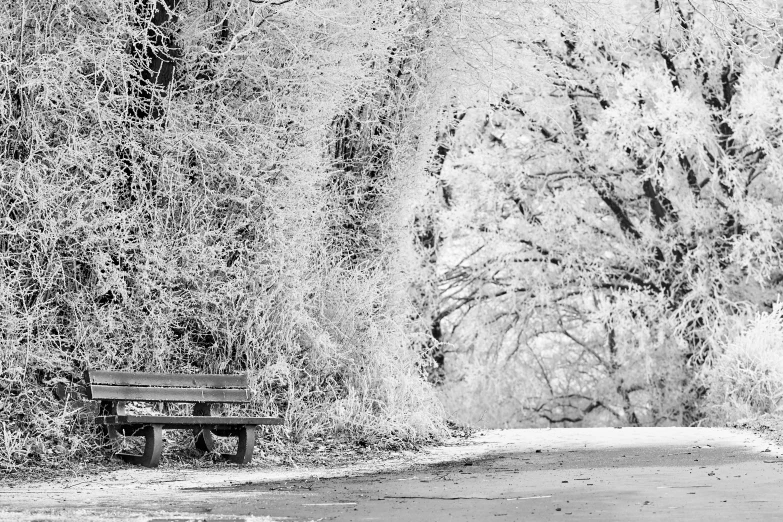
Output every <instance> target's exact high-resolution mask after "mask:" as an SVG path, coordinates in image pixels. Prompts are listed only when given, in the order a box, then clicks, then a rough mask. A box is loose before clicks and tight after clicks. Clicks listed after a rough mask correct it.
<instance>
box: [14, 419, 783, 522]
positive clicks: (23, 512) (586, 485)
mask: <svg viewBox="0 0 783 522" xmlns="http://www.w3.org/2000/svg"><path fill="white" fill-rule="evenodd" d="M407 457H410V455H409V456H407ZM407 457H406V458H402V459H400V460H399V461H398V462H392V463H388V462H387V463H385V464H380V463H376V465H375V467H374V468H373V466H367V465H365V466H364V467H361V466H359V467H353V468H346V469H343V470H293V471H291V470H289V471H286V472H285V473H284V474H283V475H280V474H279V473H277V472H275V471H274V470H265V471H259V470H256V469H244V470H238V469H237V468H223V470H222V471H217V472H208V473H207V474H206V475H204V474H203V472H202V475H201V476H199V475H197V474H196V473H182V472H177V471H176V470H162V471H160V470H159V471H149V470H138V469H128V470H123V471H122V472H121V473H117V474H114V475H110V476H107V477H103V479H102V480H101V479H100V478H99V480H98V481H91V480H88V481H86V482H84V481H83V482H81V483H80V482H78V479H76V480H74V481H73V483H69V484H58V485H55V484H39V485H35V486H29V487H28V486H19V487H16V488H3V487H0V511H4V512H5V517H6V519H8V520H39V521H44V520H66V519H71V520H72V519H74V518H77V517H78V518H80V519H82V520H92V519H96V520H98V519H103V520H112V519H115V520H140V521H152V520H154V521H156V522H163V521H173V520H177V521H184V520H199V521H202V520H204V521H215V522H217V521H220V520H225V521H235V522H237V521H239V520H245V521H247V522H250V521H255V520H270V519H272V520H288V521H305V520H346V521H349V520H357V521H359V520H411V521H419V520H420V521H426V522H435V521H440V520H443V521H446V520H449V521H450V520H561V519H565V520H574V519H581V520H667V521H668V520H699V521H701V520H708V521H710V522H713V521H718V520H732V521H734V520H783V451H782V450H781V448H779V447H777V446H775V445H773V444H771V443H769V442H767V441H764V440H762V439H760V438H758V437H756V436H754V435H752V434H750V433H748V432H739V431H734V430H727V429H706V428H698V429H696V428H694V429H688V428H624V429H568V430H565V429H563V430H508V431H490V432H487V433H486V434H485V435H483V436H477V437H474V439H472V440H471V441H469V443H468V444H463V445H452V446H448V447H442V448H434V449H431V450H428V451H427V452H422V453H419V454H416V455H415V456H413V458H412V460H411V459H410V458H407ZM384 468H385V469H384ZM379 470H380V472H378V471H379ZM373 471H376V472H375V473H372V472H373ZM340 474H342V475H344V476H343V477H339V476H336V477H335V475H340ZM345 475H348V476H345ZM330 476H331V477H332V478H329V477H330ZM42 516H43V517H44V518H42ZM0 520H5V519H4V518H3V514H2V513H0Z"/></svg>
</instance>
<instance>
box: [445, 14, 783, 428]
mask: <svg viewBox="0 0 783 522" xmlns="http://www.w3.org/2000/svg"><path fill="white" fill-rule="evenodd" d="M617 7H620V8H621V9H622V10H621V11H620V12H618V13H614V14H613V13H612V11H611V10H610V9H609V8H608V7H607V10H606V12H605V15H606V18H607V19H608V20H611V24H612V26H611V27H607V26H604V25H601V24H598V23H592V24H591V23H585V22H584V19H581V20H580V19H579V17H578V16H575V14H576V13H573V12H568V11H565V10H559V9H554V10H553V11H552V13H551V16H550V18H549V21H550V26H549V27H548V28H547V29H546V30H544V31H542V33H540V34H537V35H535V36H531V35H524V36H520V37H519V39H518V40H517V42H518V44H519V46H520V48H521V50H522V51H521V56H523V57H524V59H525V60H527V62H522V63H520V69H523V68H527V74H528V76H527V78H525V80H524V81H523V82H521V85H519V86H516V87H514V88H511V89H509V90H507V91H506V92H505V93H504V94H503V95H502V96H498V98H497V99H496V102H495V103H494V104H493V106H492V107H490V108H489V110H488V111H484V110H479V109H470V110H468V111H467V113H466V116H465V117H464V120H463V123H462V124H461V125H460V129H459V130H458V131H457V139H456V142H457V146H456V147H455V148H454V151H455V152H454V153H453V154H452V155H451V157H450V158H451V159H450V163H449V165H448V168H447V169H446V170H445V171H444V174H443V180H444V184H445V186H446V188H447V189H448V194H447V195H448V197H444V203H443V204H444V207H445V210H444V213H443V218H442V220H443V223H444V224H443V226H442V229H443V230H444V232H443V235H444V237H447V238H448V239H447V241H446V244H445V245H444V246H443V247H442V248H441V252H440V260H439V264H440V267H441V269H440V292H441V294H440V295H441V302H440V308H439V309H438V311H437V315H436V316H435V318H436V319H438V320H440V321H441V322H440V324H438V328H439V329H441V330H442V331H443V337H444V341H446V342H448V343H451V346H452V347H453V350H455V351H457V352H461V353H463V354H465V355H464V356H463V357H462V358H461V359H460V358H459V357H453V358H452V360H453V362H454V366H453V370H454V374H453V375H452V380H453V385H452V386H450V387H447V389H449V390H450V391H449V393H458V394H459V396H457V397H456V398H455V399H454V400H453V404H454V408H455V409H456V410H457V411H459V412H460V413H462V414H464V415H465V416H466V417H468V418H472V419H474V420H479V418H480V417H481V416H483V415H485V413H484V412H487V411H488V410H489V408H487V407H486V403H485V402H484V401H485V400H486V398H487V397H491V398H492V399H491V400H493V401H497V402H499V403H501V405H502V406H501V407H500V408H498V409H496V410H493V411H492V412H489V413H487V414H486V415H488V417H487V418H486V419H485V421H488V422H489V423H492V424H512V425H513V424H519V423H521V424H525V423H528V424H529V423H544V424H549V423H553V424H562V423H565V424H570V423H580V422H588V423H595V424H601V423H618V424H632V425H635V424H650V425H652V424H692V423H696V422H700V421H701V420H703V419H704V417H705V414H706V413H707V412H708V410H709V404H706V403H705V398H706V397H707V395H708V386H709V385H708V383H707V382H706V381H705V380H704V379H703V378H702V377H703V374H702V370H703V368H704V367H705V365H706V366H707V367H709V365H710V364H711V362H712V361H713V358H714V357H715V356H716V355H718V354H720V353H721V351H722V349H723V346H724V345H725V343H726V342H727V341H728V340H729V339H730V338H731V337H732V336H733V335H734V334H735V333H736V325H737V324H738V321H741V318H743V317H747V314H748V313H749V312H751V311H759V310H767V311H769V310H770V309H771V308H772V304H773V303H774V301H775V299H776V297H777V296H778V295H779V291H780V286H779V285H780V282H781V277H782V276H781V271H780V270H781V246H782V245H783V236H781V227H782V226H783V207H781V203H783V199H781V187H783V177H781V172H783V162H782V161H781V158H783V156H781V150H783V141H781V139H782V136H783V117H781V112H780V107H781V106H782V105H781V104H782V103H783V98H781V85H783V74H782V73H781V67H780V66H781V63H780V62H781V53H782V52H783V47H781V45H780V41H781V38H780V36H781V35H780V34H779V33H778V30H777V27H778V25H777V24H779V21H780V13H779V12H778V11H776V10H775V6H771V5H767V4H765V3H764V2H750V3H742V4H741V5H739V4H734V3H727V4H725V5H724V4H721V5H716V4H713V3H711V2H703V3H699V4H694V3H691V2H688V3H686V2H665V3H659V2H652V1H650V2H622V3H619V4H618V6H617ZM607 25H608V24H607ZM448 371H449V370H448V364H447V374H448ZM730 387H731V386H730V385H729V388H730ZM460 396H470V397H473V398H474V400H473V401H470V402H471V403H473V404H470V403H466V404H462V405H460V399H459V397H460Z"/></svg>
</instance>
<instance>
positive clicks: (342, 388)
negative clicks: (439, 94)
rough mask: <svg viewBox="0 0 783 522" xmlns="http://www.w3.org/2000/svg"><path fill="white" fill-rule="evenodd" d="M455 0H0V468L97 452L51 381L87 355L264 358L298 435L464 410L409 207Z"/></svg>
mask: <svg viewBox="0 0 783 522" xmlns="http://www.w3.org/2000/svg"><path fill="white" fill-rule="evenodd" d="M442 7H443V6H441V5H440V4H439V3H438V2H437V1H433V2H411V1H408V0H391V1H389V0H377V1H368V2H329V1H318V0H316V1H314V2H310V1H308V2H290V1H288V2H286V1H280V2H266V1H250V0H115V1H111V2H107V1H104V0H64V1H58V2H51V1H49V0H25V1H22V2H3V4H2V7H0V175H1V177H0V467H5V468H14V467H18V466H22V465H25V464H30V463H38V464H41V463H43V464H46V463H59V462H62V461H63V460H64V459H67V458H73V457H84V456H85V455H90V454H95V444H96V443H97V439H96V438H95V437H94V435H93V432H92V429H91V426H90V425H91V423H90V421H89V416H85V415H84V412H85V410H84V409H83V408H71V407H64V405H63V403H62V402H60V401H59V400H58V399H56V398H55V396H54V394H53V393H52V389H53V387H55V386H56V385H57V384H58V383H62V384H64V385H66V387H68V386H71V385H72V384H73V383H76V382H78V381H79V380H80V379H81V375H82V371H83V370H84V369H85V368H100V369H122V370H143V371H164V372H215V373H230V372H239V371H247V372H249V374H250V377H251V381H252V383H253V384H252V387H253V391H254V392H255V393H254V403H253V405H252V407H253V409H254V411H256V412H258V413H261V414H267V415H281V416H284V417H285V419H286V425H285V429H284V430H283V431H278V430H275V433H274V435H273V436H275V437H285V438H289V439H290V440H294V441H297V440H302V439H306V438H309V437H313V436H316V435H327V434H335V433H337V434H342V435H345V436H347V437H349V438H350V439H351V440H354V441H357V442H361V443H367V444H377V445H385V446H389V447H395V446H400V445H409V444H416V443H420V442H422V441H424V440H427V439H430V438H432V437H437V436H439V435H440V434H442V433H443V420H442V418H443V415H442V412H441V410H440V406H439V404H438V402H437V400H436V399H435V398H434V394H433V391H432V388H431V387H430V386H428V385H427V384H426V382H425V381H424V379H422V372H423V371H425V367H426V364H427V363H426V360H425V359H424V358H422V357H421V354H420V353H419V352H418V351H417V349H416V346H419V345H420V344H421V343H420V342H419V340H418V338H417V337H416V336H417V335H418V334H417V333H416V332H417V331H418V328H417V326H416V321H417V320H418V319H417V312H416V310H415V308H414V307H413V304H412V301H411V298H410V294H409V288H410V286H411V285H410V280H411V278H412V277H415V276H416V274H417V270H418V262H417V261H416V259H417V257H416V253H415V251H414V241H413V239H412V229H411V227H410V226H406V224H408V223H410V222H412V220H413V210H414V208H413V203H412V202H413V201H415V198H413V197H411V195H415V194H417V193H421V192H423V191H424V190H423V189H422V186H423V185H422V183H423V181H422V180H423V179H424V177H423V176H422V174H421V173H423V172H424V171H425V170H426V165H427V163H428V161H429V159H430V156H431V149H432V147H433V143H432V142H433V140H434V138H435V130H434V122H435V121H436V118H437V107H438V105H439V104H438V103H437V102H435V101H433V100H432V89H431V87H430V85H431V84H433V83H437V82H431V79H432V78H431V76H432V74H431V71H432V67H431V63H432V62H433V60H435V58H434V55H433V52H432V49H434V48H435V47H436V46H435V45H434V44H433V42H434V41H435V38H436V37H437V34H438V24H439V20H441V19H442V18H443V16H442V13H441V10H442ZM172 436H177V435H176V434H174V435H172ZM184 436H185V435H183V437H184Z"/></svg>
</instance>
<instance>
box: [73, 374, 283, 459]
mask: <svg viewBox="0 0 783 522" xmlns="http://www.w3.org/2000/svg"><path fill="white" fill-rule="evenodd" d="M84 380H85V382H86V384H87V397H88V398H90V399H92V400H97V401H101V403H100V410H99V414H98V416H97V417H96V418H95V422H96V424H98V425H100V426H102V427H103V429H104V432H105V433H106V434H107V435H108V436H109V437H112V438H116V436H117V433H122V434H123V435H130V436H142V437H144V438H145V445H144V453H143V454H142V455H130V454H126V453H118V454H117V456H118V457H120V458H121V459H123V460H124V461H126V462H130V463H133V464H141V465H142V466H146V467H149V468H152V467H156V466H157V465H158V464H159V463H160V454H161V451H162V449H163V430H172V429H190V430H193V434H194V435H195V436H196V448H198V449H200V450H201V451H212V450H213V448H214V440H213V438H212V436H213V435H218V436H221V437H237V439H238V443H237V452H236V455H231V454H223V455H222V456H223V458H225V459H227V460H229V461H231V462H235V463H237V464H247V463H248V462H250V460H251V459H252V457H253V445H254V443H255V430H256V426H262V425H279V424H282V423H283V419H281V418H275V417H220V416H215V415H213V414H212V405H213V404H219V403H230V404H246V403H249V402H250V390H249V389H248V383H247V375H246V374H241V375H198V374H166V373H141V372H114V371H94V370H87V371H86V372H85V373H84ZM128 402H164V403H169V402H189V403H193V415H192V416H173V415H133V414H128V413H127V412H126V410H125V405H126V403H128Z"/></svg>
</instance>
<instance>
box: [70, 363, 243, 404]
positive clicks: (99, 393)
mask: <svg viewBox="0 0 783 522" xmlns="http://www.w3.org/2000/svg"><path fill="white" fill-rule="evenodd" d="M84 380H85V382H86V383H87V396H88V397H89V398H90V399H93V400H104V401H142V402H143V401H148V402H160V401H166V402H197V403H198V402H202V403H210V402H225V403H243V402H250V391H249V390H248V388H247V374H240V375H208V374H207V375H205V374H182V373H178V374H177V373H175V374H170V373H142V372H113V371H96V370H87V371H86V372H84Z"/></svg>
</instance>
